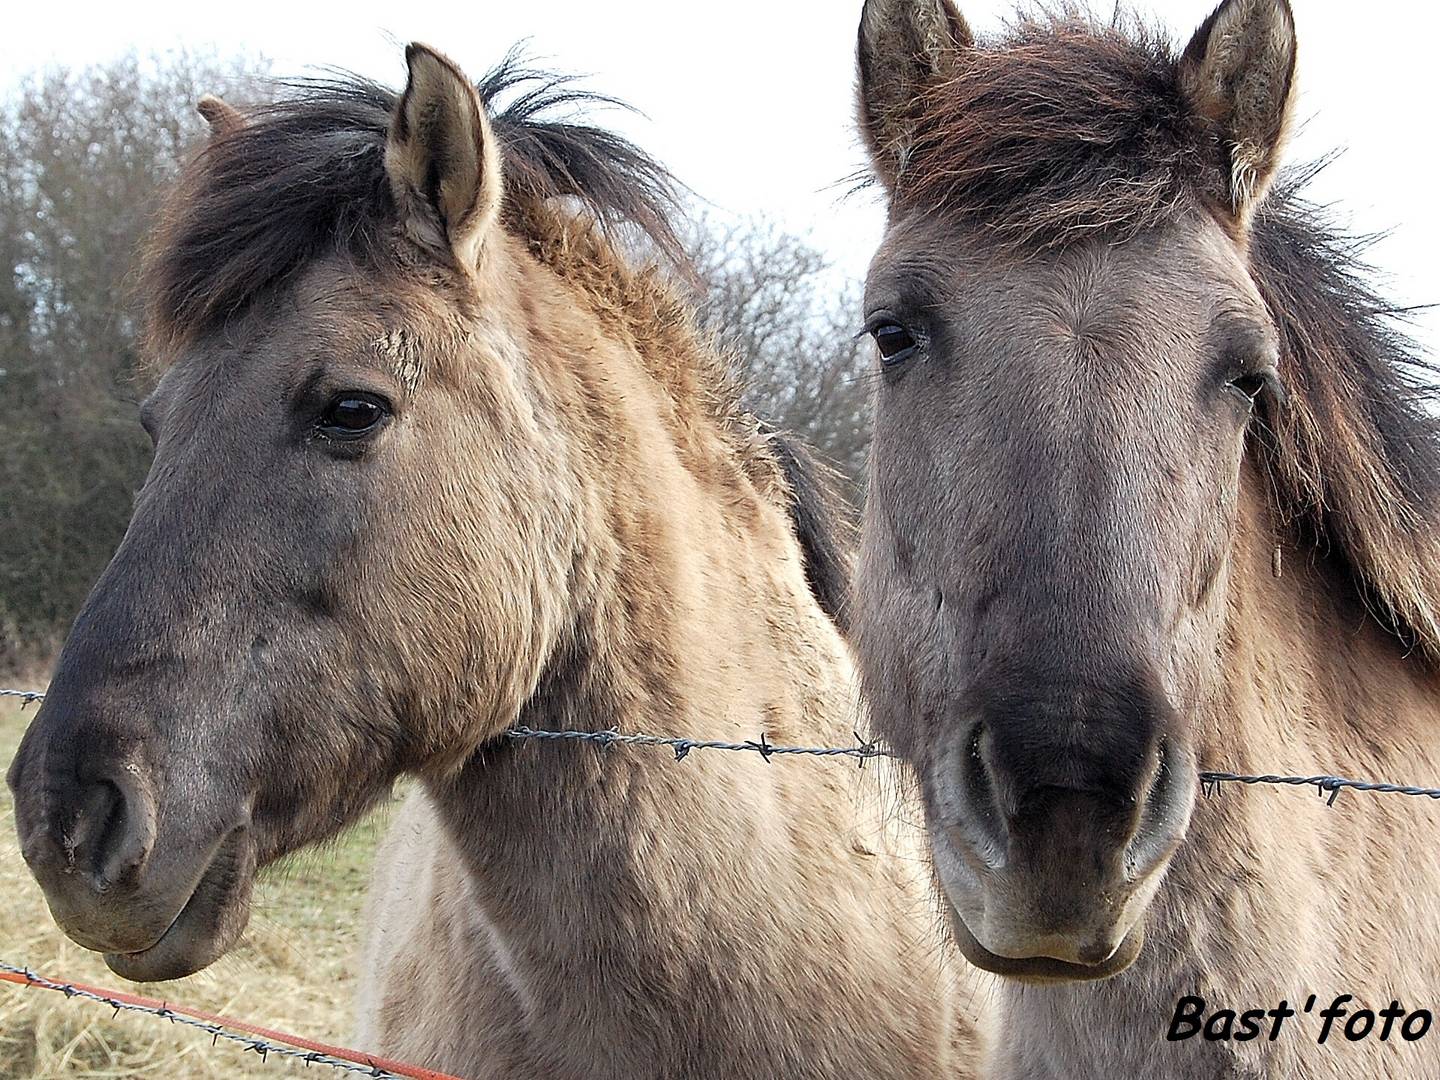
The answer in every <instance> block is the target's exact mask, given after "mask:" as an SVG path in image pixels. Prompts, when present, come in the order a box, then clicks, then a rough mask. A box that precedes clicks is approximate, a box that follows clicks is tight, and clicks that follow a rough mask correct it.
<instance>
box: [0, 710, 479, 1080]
mask: <svg viewBox="0 0 1440 1080" xmlns="http://www.w3.org/2000/svg"><path fill="white" fill-rule="evenodd" d="M9 696H14V695H9ZM0 979H3V980H4V981H7V982H15V983H17V984H19V985H22V986H31V987H36V988H38V989H41V990H54V991H58V992H59V993H62V994H64V995H65V996H66V997H67V998H72V999H73V998H83V999H85V1000H87V1001H94V1002H97V1003H99V1004H101V1005H105V1006H108V1007H109V1008H111V1009H114V1010H115V1013H114V1015H116V1016H119V1015H120V1014H121V1013H122V1012H130V1013H142V1014H144V1015H146V1016H154V1017H157V1018H158V1019H161V1020H168V1021H169V1022H170V1023H172V1024H181V1025H183V1026H185V1027H190V1028H194V1029H196V1030H197V1031H202V1032H204V1033H205V1034H206V1035H209V1036H210V1044H211V1045H212V1046H214V1045H216V1044H217V1043H219V1042H221V1041H224V1042H229V1043H233V1044H234V1045H236V1046H239V1047H240V1048H241V1049H242V1050H245V1051H246V1052H248V1053H252V1054H256V1055H258V1056H259V1058H260V1060H261V1061H265V1062H268V1061H269V1059H270V1055H272V1054H273V1055H275V1056H276V1057H280V1058H286V1059H289V1060H292V1061H298V1062H300V1063H301V1064H303V1065H324V1066H326V1067H328V1068H331V1069H338V1070H339V1071H341V1072H347V1073H353V1074H355V1075H358V1076H369V1077H377V1078H384V1080H405V1078H406V1077H419V1078H422V1080H423V1078H428V1080H456V1078H454V1077H450V1076H449V1075H448V1074H446V1073H438V1072H434V1071H433V1070H430V1069H419V1068H415V1067H413V1066H407V1065H400V1064H399V1063H397V1062H390V1061H384V1059H381V1058H376V1057H371V1056H370V1055H367V1054H358V1053H355V1052H354V1051H348V1050H345V1049H344V1048H343V1047H338V1046H326V1047H325V1049H324V1050H320V1049H316V1047H319V1046H322V1045H324V1044H321V1043H315V1042H312V1041H311V1040H308V1039H300V1038H299V1037H297V1036H293V1035H286V1034H285V1033H284V1032H279V1031H270V1030H269V1029H268V1028H258V1027H255V1026H254V1025H251V1024H246V1023H245V1022H243V1021H239V1020H230V1019H228V1018H226V1017H223V1016H214V1015H212V1014H209V1013H202V1012H200V1011H199V1010H197V1009H189V1008H186V1007H185V1006H180V1005H169V1004H166V1003H165V1002H163V1001H154V1000H152V999H149V998H142V997H137V996H135V995H133V994H122V993H119V992H118V991H114V990H104V989H102V988H100V987H95V986H86V985H84V984H82V983H70V982H59V981H57V980H55V979H47V978H45V977H44V976H43V975H37V974H36V973H35V972H33V971H31V970H30V969H29V968H23V967H16V966H15V965H14V964H8V963H6V962H5V961H3V960H0ZM232 1028H233V1029H235V1030H230V1029H232ZM257 1032H264V1033H265V1034H266V1035H268V1036H269V1038H262V1037H260V1035H259V1034H257ZM242 1033H243V1034H242ZM281 1039H283V1040H287V1041H289V1042H291V1043H293V1044H294V1045H291V1046H286V1045H282V1043H280V1042H278V1041H275V1040H281ZM338 1054H353V1055H354V1059H353V1060H351V1059H348V1058H344V1057H339V1056H337V1055H338ZM382 1061H383V1065H382V1064H381V1063H382ZM387 1066H388V1067H387ZM393 1069H398V1070H399V1071H392V1070H393Z"/></svg>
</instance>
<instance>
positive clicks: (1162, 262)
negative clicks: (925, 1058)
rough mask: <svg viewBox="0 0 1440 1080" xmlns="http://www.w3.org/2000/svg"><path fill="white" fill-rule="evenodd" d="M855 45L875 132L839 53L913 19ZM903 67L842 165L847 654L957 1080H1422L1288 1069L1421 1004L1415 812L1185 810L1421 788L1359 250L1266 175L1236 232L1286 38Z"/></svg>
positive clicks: (1386, 340) (1419, 708) (972, 58)
mask: <svg viewBox="0 0 1440 1080" xmlns="http://www.w3.org/2000/svg"><path fill="white" fill-rule="evenodd" d="M944 6H945V8H946V10H947V11H948V12H949V14H948V16H947V17H948V18H951V19H952V20H958V19H959V16H958V13H955V12H954V10H953V8H951V7H949V5H948V0H945V5H944ZM870 8H882V9H887V10H888V11H889V13H890V18H888V19H887V20H881V21H880V22H879V23H878V24H877V23H869V22H862V29H861V73H862V87H861V94H862V101H863V100H864V99H865V98H866V97H867V96H868V95H869V93H870V92H871V91H872V90H873V91H874V92H875V93H878V94H879V96H880V98H881V100H882V102H883V101H888V100H892V99H894V97H895V95H896V89H895V87H894V86H893V85H891V84H890V83H889V82H888V81H886V80H885V79H884V78H881V79H880V80H879V82H878V83H877V84H875V85H873V86H872V84H871V81H870V80H869V79H867V77H866V71H867V60H866V54H867V51H868V54H869V69H868V70H870V71H875V70H880V69H881V68H883V69H884V70H887V71H889V72H892V73H893V72H895V71H904V70H906V69H905V67H904V65H905V62H906V61H907V60H908V59H913V57H914V56H915V52H914V48H913V42H914V40H915V39H916V37H917V36H923V33H924V26H926V25H931V24H933V22H934V20H935V19H936V18H937V13H936V4H935V3H933V2H931V0H869V3H868V4H867V11H868V10H869V9H870ZM906 12H908V13H909V14H910V16H911V17H913V19H914V20H916V22H917V23H919V24H920V26H919V27H918V28H911V30H910V31H909V32H907V33H903V34H902V33H898V32H894V31H893V27H894V26H895V25H896V20H897V19H903V17H904V16H905V13H906ZM872 25H882V26H886V25H888V26H890V27H892V32H890V33H889V34H888V35H887V34H881V35H880V36H879V37H874V36H869V37H868V38H867V34H868V31H867V26H872ZM887 50H888V52H887ZM887 57H888V61H889V62H888V64H886V63H885V62H884V61H885V59H886V58H887ZM911 70H912V73H914V78H915V79H916V80H917V81H916V82H914V83H913V84H912V85H911V87H910V88H911V90H913V91H914V92H915V93H916V94H917V95H919V96H920V97H921V99H922V100H923V107H922V108H921V109H920V110H919V111H918V113H917V114H916V115H915V116H912V117H908V118H906V119H905V120H904V122H903V123H901V124H900V125H899V126H898V127H897V128H894V129H891V130H882V131H879V132H871V133H870V136H869V137H870V142H871V145H872V147H873V146H879V147H882V148H883V147H886V146H892V147H893V146H896V145H901V146H904V147H906V154H905V155H904V168H903V169H902V170H900V171H899V172H898V173H897V172H894V171H893V169H892V161H893V158H892V157H891V156H889V155H887V154H885V153H883V152H882V153H879V154H878V155H877V160H876V172H877V175H878V176H879V178H880V179H881V181H882V182H883V183H886V184H887V185H888V187H889V191H890V194H891V197H892V198H891V207H890V221H889V226H888V229H887V233H886V237H885V240H884V242H883V244H882V245H881V248H880V250H879V252H878V253H877V255H876V257H875V260H874V262H873V264H872V267H871V273H870V279H869V283H868V286H867V298H866V307H867V318H868V319H869V324H870V326H871V327H872V329H874V330H875V331H876V335H877V341H878V342H880V344H881V347H882V349H885V350H887V351H888V352H889V353H890V354H891V356H892V359H891V361H890V362H889V363H887V364H885V367H884V372H883V375H882V377H881V378H880V380H879V383H878V385H879V391H878V401H877V409H876V433H875V441H874V445H873V449H872V455H871V464H872V477H871V484H870V487H869V494H868V500H867V505H866V515H865V523H864V529H863V543H862V551H861V557H860V560H859V564H858V568H857V589H856V603H855V608H854V613H853V623H854V627H855V630H854V636H855V640H856V643H857V652H858V655H859V658H860V661H861V670H862V675H863V681H864V686H865V690H866V696H867V698H868V700H869V702H870V705H871V708H872V712H873V716H874V722H875V725H876V727H877V729H878V730H879V731H881V732H882V733H883V734H885V735H886V736H888V737H889V738H890V740H891V741H892V743H893V744H894V745H895V746H896V748H897V749H898V750H899V752H900V753H901V754H902V755H903V756H904V757H905V758H906V759H907V760H908V761H909V762H910V763H911V764H912V765H913V766H914V770H915V776H916V780H917V782H918V785H919V788H920V792H921V797H922V800H923V802H924V805H925V813H926V820H927V823H928V826H929V830H930V840H931V855H932V859H933V863H934V867H935V871H936V878H937V882H938V884H939V885H940V887H941V889H942V891H943V893H944V895H945V896H946V898H947V900H948V909H949V914H950V918H951V924H952V927H953V929H954V931H955V935H956V939H957V941H958V942H959V944H960V946H961V948H962V951H964V952H965V953H966V955H967V956H968V957H970V958H971V959H972V960H973V961H974V962H975V963H977V964H979V965H981V966H983V967H985V968H987V969H988V970H990V971H993V972H996V973H998V974H1000V975H1002V976H1003V979H1002V982H1001V986H1000V990H999V992H998V994H997V1003H998V1006H999V1009H1000V1013H1001V1027H1002V1032H1001V1034H1000V1036H999V1038H998V1040H997V1053H996V1057H995V1059H994V1068H995V1073H994V1075H996V1076H998V1077H1000V1078H1002V1080H1009V1078H1026V1080H1032V1078H1033V1080H1042V1078H1053V1080H1060V1078H1069V1077H1076V1076H1132V1075H1133V1076H1163V1077H1166V1078H1170V1077H1174V1078H1190V1077H1195V1078H1213V1077H1227V1078H1229V1077H1270V1076H1285V1077H1303V1078H1307V1080H1320V1078H1324V1080H1330V1078H1338V1077H1342V1076H1364V1077H1369V1078H1375V1080H1378V1078H1380V1077H1388V1076H1399V1075H1403V1076H1428V1075H1429V1070H1430V1069H1431V1065H1432V1062H1433V1053H1432V1052H1431V1051H1430V1050H1429V1049H1428V1048H1426V1047H1425V1046H1424V1043H1423V1041H1422V1042H1418V1043H1407V1042H1404V1041H1399V1042H1397V1041H1396V1039H1395V1037H1394V1036H1393V1035H1392V1037H1391V1039H1390V1040H1388V1041H1386V1042H1381V1041H1379V1039H1378V1038H1375V1037H1372V1038H1371V1039H1369V1040H1367V1041H1362V1042H1352V1041H1350V1040H1347V1039H1345V1038H1344V1036H1343V1035H1341V1034H1339V1033H1338V1029H1337V1031H1336V1032H1332V1034H1331V1036H1330V1038H1329V1040H1328V1042H1327V1043H1326V1044H1325V1045H1317V1041H1316V1040H1317V1036H1318V1035H1319V1033H1320V1021H1319V1017H1318V1015H1317V1012H1318V1009H1321V1008H1324V1007H1325V1006H1327V1005H1328V1004H1329V1003H1330V1000H1331V999H1332V998H1334V997H1335V996H1337V995H1339V994H1345V993H1350V994H1354V995H1355V998H1356V999H1357V1000H1356V1001H1354V1002H1352V1003H1351V1004H1350V1006H1349V1009H1350V1011H1351V1012H1353V1011H1355V1010H1357V1009H1360V1008H1370V1009H1372V1010H1373V1009H1379V1008H1383V1007H1385V1006H1388V1005H1389V1004H1390V1003H1391V1001H1392V1000H1398V1001H1400V1002H1401V1003H1402V1004H1403V1005H1404V1007H1406V1008H1408V1009H1414V1008H1420V1007H1424V1008H1428V1007H1429V1004H1428V1001H1427V995H1428V994H1429V992H1430V991H1429V989H1428V988H1429V987H1431V986H1433V985H1434V982H1435V979H1436V978H1437V975H1440V951H1437V949H1436V947H1435V941H1434V933H1433V931H1434V927H1435V924H1436V919H1437V909H1436V905H1435V904H1434V902H1433V900H1432V897H1433V896H1434V895H1435V892H1436V888H1437V885H1440V856H1437V854H1436V851H1435V847H1434V845H1433V843H1432V842H1431V837H1432V836H1433V833H1434V815H1433V813H1432V812H1430V809H1429V807H1428V806H1427V805H1425V804H1421V803H1417V802H1413V801H1406V800H1401V799H1392V800H1389V801H1386V800H1384V799H1380V798H1369V799H1360V798H1349V797H1346V796H1342V797H1341V802H1340V803H1339V804H1338V806H1337V808H1336V809H1334V810H1327V809H1326V808H1325V806H1324V803H1323V802H1322V801H1317V800H1313V799H1304V798H1298V799H1297V798H1296V797H1295V795H1294V794H1293V793H1291V792H1289V791H1287V790H1284V789H1277V790H1272V789H1265V788H1256V789H1244V790H1243V791H1242V790H1227V791H1226V792H1225V793H1224V795H1223V797H1221V798H1216V799H1212V800H1198V799H1197V794H1198V784H1197V783H1196V773H1197V771H1199V770H1202V769H1217V770H1234V771H1237V772H1242V773H1260V772H1280V773H1296V774H1302V775H1314V774H1318V773H1340V774H1344V775H1353V776H1362V777H1384V778H1395V777H1406V778H1412V777H1413V778H1420V779H1421V780H1422V781H1424V780H1427V779H1430V778H1433V777H1435V776H1437V775H1440V741H1437V738H1436V732H1437V728H1436V721H1437V719H1440V706H1437V702H1440V674H1437V670H1436V660H1437V659H1440V633H1437V626H1436V611H1437V602H1440V571H1437V567H1440V549H1437V538H1440V521H1437V511H1436V506H1437V496H1440V440H1437V432H1440V429H1437V421H1436V420H1435V417H1434V413H1433V411H1431V410H1432V408H1433V404H1432V403H1431V399H1430V397H1429V394H1428V393H1427V392H1426V391H1425V389H1424V387H1423V385H1422V384H1423V381H1424V377H1425V375H1426V370H1425V368H1424V367H1423V366H1422V365H1420V364H1418V363H1417V362H1416V360H1415V358H1414V355H1413V352H1412V350H1411V347H1410V346H1409V344H1408V343H1407V342H1406V341H1405V340H1404V338H1403V336H1402V335H1401V334H1399V333H1398V332H1397V330H1396V328H1395V326H1394V324H1393V318H1392V316H1393V311H1392V310H1391V309H1390V308H1389V307H1388V306H1387V305H1386V304H1385V303H1384V302H1383V301H1382V300H1381V299H1380V298H1379V297H1378V296H1377V295H1376V294H1375V292H1374V291H1373V289H1372V288H1371V287H1370V286H1369V285H1368V284H1367V283H1366V279H1365V273H1364V268H1363V267H1362V266H1361V265H1360V264H1359V263H1358V262H1357V258H1356V253H1357V249H1358V245H1357V243H1356V242H1355V241H1354V240H1352V239H1350V238H1347V237H1345V236H1344V235H1343V234H1340V233H1338V232H1336V231H1335V230H1334V229H1333V228H1332V227H1331V226H1330V225H1329V223H1328V222H1326V221H1325V219H1324V218H1323V216H1322V215H1320V214H1318V213H1317V212H1316V211H1315V210H1314V209H1313V208H1311V207H1309V206H1308V205H1307V204H1306V203H1305V202H1304V200H1303V197H1302V195H1301V188H1302V186H1303V180H1304V177H1303V176H1302V177H1300V178H1299V179H1297V180H1293V181H1289V182H1287V181H1285V180H1283V179H1282V180H1281V181H1280V182H1279V183H1278V184H1277V185H1276V186H1275V190H1273V191H1269V192H1268V194H1267V189H1268V188H1269V187H1270V186H1271V180H1272V178H1273V177H1274V175H1275V170H1276V167H1277V163H1278V161H1279V158H1280V155H1281V153H1282V149H1283V139H1284V133H1285V129H1286V125H1287V121H1288V117H1289V114H1290V111H1291V101H1292V98H1293V79H1292V75H1293V70H1294V36H1293V23H1292V20H1291V17H1290V11H1289V7H1288V5H1287V4H1286V3H1284V2H1283V0H1229V2H1227V3H1225V4H1222V5H1221V7H1220V8H1218V9H1217V11H1216V13H1215V14H1214V15H1212V16H1211V18H1210V19H1208V20H1207V21H1206V22H1205V24H1204V25H1203V26H1202V27H1201V28H1200V30H1199V31H1198V32H1197V34H1196V35H1195V37H1194V38H1193V39H1192V41H1191V43H1190V45H1189V47H1187V48H1186V49H1185V50H1183V51H1182V52H1179V53H1177V52H1175V51H1172V50H1171V49H1170V48H1169V46H1168V45H1166V44H1165V43H1164V42H1163V41H1162V40H1161V38H1160V37H1159V36H1158V35H1157V34H1155V33H1154V32H1153V31H1149V30H1144V29H1142V28H1139V27H1137V26H1134V25H1132V24H1129V23H1125V22H1121V23H1114V22H1096V21H1094V20H1091V19H1090V18H1088V17H1087V16H1084V15H1083V14H1081V13H1078V12H1074V11H1070V12H1065V13H1062V14H1060V15H1057V16H1055V17H1039V18H1030V19H1022V20H1021V22H1020V23H1019V24H1018V25H1017V26H1016V27H1014V28H1013V29H1012V30H1011V31H1009V32H1008V33H1007V34H1005V35H1003V36H1001V37H999V38H997V39H995V40H994V41H993V42H991V43H989V44H982V45H974V46H964V45H956V46H955V48H954V49H953V50H952V54H951V55H949V56H947V57H945V58H944V71H943V72H940V71H939V69H938V68H937V67H936V66H935V65H933V64H932V65H929V66H928V67H927V66H926V65H921V66H920V68H919V69H914V68H912V69H911ZM917 70H918V73H916V72H917ZM876 116H880V117H881V120H882V122H883V119H884V118H883V114H876V113H867V112H865V111H864V110H863V109H862V113H861V123H862V125H864V124H873V123H875V122H876V119H875V118H876ZM906 140H910V141H909V142H908V143H907V141H906ZM902 345H903V346H905V347H904V348H900V346H902ZM1277 562H1278V564H1279V566H1280V569H1281V573H1280V576H1278V577H1277V576H1276V573H1275V570H1274V566H1275V564H1276V563H1277ZM1277 822H1281V823H1283V824H1282V825H1278V826H1277ZM1311 993H1313V994H1315V995H1316V997H1317V998H1318V1002H1317V1005H1316V1010H1317V1012H1312V1013H1311V1014H1308V1015H1307V1014H1302V1015H1301V1016H1299V1017H1296V1018H1292V1019H1291V1020H1290V1021H1288V1022H1287V1026H1286V1027H1285V1029H1283V1030H1282V1031H1281V1032H1280V1033H1279V1035H1278V1037H1277V1038H1276V1039H1275V1040H1274V1041H1271V1040H1270V1039H1268V1038H1266V1037H1265V1034H1264V1033H1262V1035H1261V1037H1260V1038H1258V1039H1254V1040H1252V1041H1235V1040H1223V1041H1211V1040H1204V1039H1198V1038H1197V1039H1192V1040H1190V1041H1188V1042H1171V1041H1167V1040H1166V1039H1165V1033H1166V1030H1167V1029H1168V1027H1169V1024H1170V1021H1171V1017H1172V1014H1173V1012H1174V1010H1175V1007H1176V1003H1177V1001H1178V1000H1179V998H1180V997H1181V996H1182V995H1189V994H1199V995H1201V996H1203V997H1205V998H1206V999H1207V1000H1208V1003H1209V1010H1211V1011H1213V1010H1216V1009H1222V1008H1224V1009H1233V1010H1236V1011H1243V1010H1246V1009H1253V1008H1266V1009H1268V1008H1272V1007H1274V1006H1276V1005H1278V1004H1279V1002H1280V1001H1281V1000H1282V999H1287V1000H1288V1001H1289V1003H1290V1004H1291V1005H1292V1006H1301V1005H1303V1003H1304V1001H1305V999H1306V997H1307V996H1308V995H1309V994H1311ZM1342 1023H1343V1020H1342ZM1266 1033H1268V1021H1267V1032H1266Z"/></svg>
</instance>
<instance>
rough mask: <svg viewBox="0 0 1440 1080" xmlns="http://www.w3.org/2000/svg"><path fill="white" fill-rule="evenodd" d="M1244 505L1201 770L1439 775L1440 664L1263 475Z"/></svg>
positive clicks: (1248, 481) (1250, 482) (1251, 478)
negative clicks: (1382, 610) (1282, 508)
mask: <svg viewBox="0 0 1440 1080" xmlns="http://www.w3.org/2000/svg"><path fill="white" fill-rule="evenodd" d="M1241 504H1242V506H1241V524H1240V527H1239V529H1238V530H1237V536H1236V542H1235V545H1234V549H1233V552H1232V559H1231V563H1232V571H1231V582H1230V604H1229V608H1228V612H1227V626H1226V630H1225V632H1224V634H1223V635H1222V638H1221V640H1222V653H1221V663H1220V670H1221V672H1222V681H1221V686H1220V692H1219V694H1218V695H1217V696H1216V697H1215V699H1214V701H1213V704H1212V705H1211V706H1210V707H1209V708H1206V709H1203V710H1202V711H1201V713H1200V716H1199V718H1198V719H1199V723H1198V725H1197V750H1198V752H1199V754H1200V758H1201V763H1202V768H1207V769H1214V770H1227V771H1232V772H1240V773H1251V774H1254V773H1274V772H1290V773H1304V774H1305V775H1317V774H1322V773H1323V774H1345V773H1347V772H1348V773H1349V774H1350V775H1351V776H1355V775H1357V774H1360V773H1376V772H1387V773H1394V772H1395V770H1401V771H1402V772H1403V771H1408V773H1409V774H1410V775H1411V776H1413V775H1415V774H1416V771H1417V770H1419V771H1420V772H1421V773H1428V771H1429V770H1428V768H1427V766H1428V765H1429V764H1431V763H1435V762H1437V761H1440V754H1437V750H1440V739H1437V738H1436V735H1437V734H1440V733H1437V731H1436V728H1435V721H1436V719H1437V715H1436V714H1437V708H1436V702H1437V700H1440V699H1437V691H1440V680H1437V675H1436V671H1435V669H1434V667H1433V666H1432V665H1431V664H1429V663H1428V662H1427V661H1426V659H1425V658H1424V656H1423V655H1422V654H1421V653H1420V652H1419V651H1418V650H1410V649H1408V648H1407V647H1406V645H1405V644H1404V642H1402V641H1401V640H1400V639H1399V638H1398V637H1396V636H1395V635H1393V634H1392V633H1390V632H1389V631H1388V630H1386V629H1385V628H1384V627H1382V626H1381V625H1380V623H1379V622H1378V621H1377V619H1376V618H1375V617H1374V611H1373V609H1372V608H1371V607H1370V606H1369V604H1368V601H1367V600H1366V598H1365V597H1363V596H1362V595H1361V593H1360V591H1359V587H1358V585H1357V583H1356V581H1355V579H1354V576H1353V573H1352V571H1351V569H1350V567H1349V566H1348V564H1346V563H1345V561H1344V559H1343V557H1342V554H1341V553H1340V552H1339V551H1337V550H1336V549H1335V548H1334V546H1333V542H1332V541H1329V540H1315V539H1311V538H1305V539H1301V538H1298V537H1296V536H1295V535H1294V532H1293V529H1292V528H1290V527H1289V526H1288V525H1287V524H1286V522H1285V521H1284V520H1282V518H1281V515H1280V513H1279V512H1278V511H1277V510H1276V509H1275V508H1274V507H1273V505H1272V504H1271V502H1270V500H1269V499H1268V498H1267V497H1266V494H1265V490H1264V481H1263V478H1262V477H1261V476H1260V475H1259V473H1258V470H1247V475H1246V478H1245V483H1244V485H1243V488H1242V499H1241ZM1272 797H1273V795H1272ZM1240 801H1242V800H1239V799H1238V798H1237V799H1235V800H1226V802H1227V803H1229V802H1240ZM1243 801H1244V802H1247V803H1256V802H1260V801H1268V800H1262V799H1253V798H1252V799H1248V800H1243Z"/></svg>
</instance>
